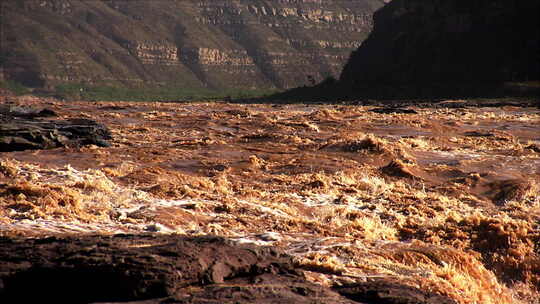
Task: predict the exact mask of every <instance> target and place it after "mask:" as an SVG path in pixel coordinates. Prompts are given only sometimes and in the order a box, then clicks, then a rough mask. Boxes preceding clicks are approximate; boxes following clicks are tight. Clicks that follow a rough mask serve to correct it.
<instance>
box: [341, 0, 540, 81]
mask: <svg viewBox="0 0 540 304" xmlns="http://www.w3.org/2000/svg"><path fill="white" fill-rule="evenodd" d="M539 12H540V1H538V0H520V1H505V0H474V1H471V0H454V1H447V0H432V1H424V0H394V1H392V2H391V3H390V4H388V5H387V6H385V7H384V8H382V9H381V10H379V11H378V12H376V13H375V16H374V22H375V25H374V29H373V32H372V33H371V35H370V36H369V38H368V39H367V40H366V41H364V42H363V44H362V45H361V47H360V48H359V49H358V50H357V51H355V52H354V53H353V55H352V57H351V59H350V61H349V62H348V64H347V65H346V66H345V68H344V71H343V73H342V75H341V82H342V83H343V84H346V85H348V86H352V87H357V88H360V87H365V86H372V85H406V86H407V85H409V86H417V87H420V86H426V85H441V84H442V85H449V84H452V83H454V84H455V83H460V84H478V83H497V82H503V81H526V80H538V79H540V68H539V65H540V57H539V54H540V47H539V38H540V32H539V31H540V18H539Z"/></svg>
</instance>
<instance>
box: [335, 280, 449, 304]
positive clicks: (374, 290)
mask: <svg viewBox="0 0 540 304" xmlns="http://www.w3.org/2000/svg"><path fill="white" fill-rule="evenodd" d="M337 291H338V292H339V293H340V294H341V295H343V296H345V297H347V298H349V299H351V300H354V301H359V302H364V303H385V304H457V302H456V301H454V300H453V299H450V298H448V297H445V296H441V295H437V294H433V293H429V292H426V291H423V290H420V289H417V288H413V287H410V286H406V285H403V284H399V283H396V282H387V281H384V280H381V279H375V280H373V279H372V280H369V281H367V282H363V283H357V284H353V285H349V286H343V287H339V288H337Z"/></svg>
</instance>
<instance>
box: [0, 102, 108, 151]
mask: <svg viewBox="0 0 540 304" xmlns="http://www.w3.org/2000/svg"><path fill="white" fill-rule="evenodd" d="M55 115H56V114H55V113H54V111H51V110H47V109H44V110H40V111H35V110H26V109H24V110H21V109H17V110H10V111H2V109H0V152H11V151H23V150H36V149H52V148H58V147H67V146H70V147H74V146H75V147H76V146H84V145H97V146H100V147H108V146H110V144H109V143H108V142H107V140H109V139H111V138H112V137H111V133H110V131H109V130H108V128H107V127H106V126H104V125H102V124H99V123H97V122H95V121H93V120H89V119H71V120H40V119H38V118H39V117H50V116H55Z"/></svg>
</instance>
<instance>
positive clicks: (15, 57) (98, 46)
mask: <svg viewBox="0 0 540 304" xmlns="http://www.w3.org/2000/svg"><path fill="white" fill-rule="evenodd" d="M383 4H384V1H382V0H356V1H348V0H235V1H230V0H197V1H187V0H152V1H148V0H102V1H98V0H95V1H82V0H39V1H38V0H17V1H14V0H9V1H3V2H2V3H1V8H2V12H1V15H2V18H1V32H2V35H1V50H0V64H1V67H2V69H3V75H4V77H5V78H6V79H12V80H15V81H17V82H21V83H23V84H25V85H28V86H34V87H52V86H54V85H57V84H61V83H85V84H91V85H93V84H99V85H103V84H106V85H127V86H133V85H145V86H158V85H159V86H176V87H214V88H224V87H240V88H275V87H278V88H287V87H294V86H299V85H304V84H306V83H307V82H308V81H307V76H308V75H310V76H312V77H313V78H314V79H315V80H320V79H322V78H324V77H326V76H330V75H337V74H339V72H340V71H341V69H342V67H343V64H344V63H345V62H346V60H347V59H348V57H349V55H350V52H351V51H352V50H354V49H355V48H357V47H358V46H359V44H360V42H361V41H362V40H363V39H365V37H367V34H368V33H369V32H370V30H371V28H372V21H371V20H372V14H373V12H374V11H375V10H377V9H378V8H380V7H381V6H382V5H383ZM0 74H1V73H0Z"/></svg>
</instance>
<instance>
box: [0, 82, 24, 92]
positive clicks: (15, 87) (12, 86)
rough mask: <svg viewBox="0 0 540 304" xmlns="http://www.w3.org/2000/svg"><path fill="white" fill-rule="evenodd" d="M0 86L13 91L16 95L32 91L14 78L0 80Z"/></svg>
mask: <svg viewBox="0 0 540 304" xmlns="http://www.w3.org/2000/svg"><path fill="white" fill-rule="evenodd" d="M0 88H2V89H6V90H8V91H11V92H12V93H13V94H15V95H24V94H28V93H30V89H29V88H27V87H25V86H24V85H22V84H20V83H18V82H16V81H13V80H5V81H0Z"/></svg>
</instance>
